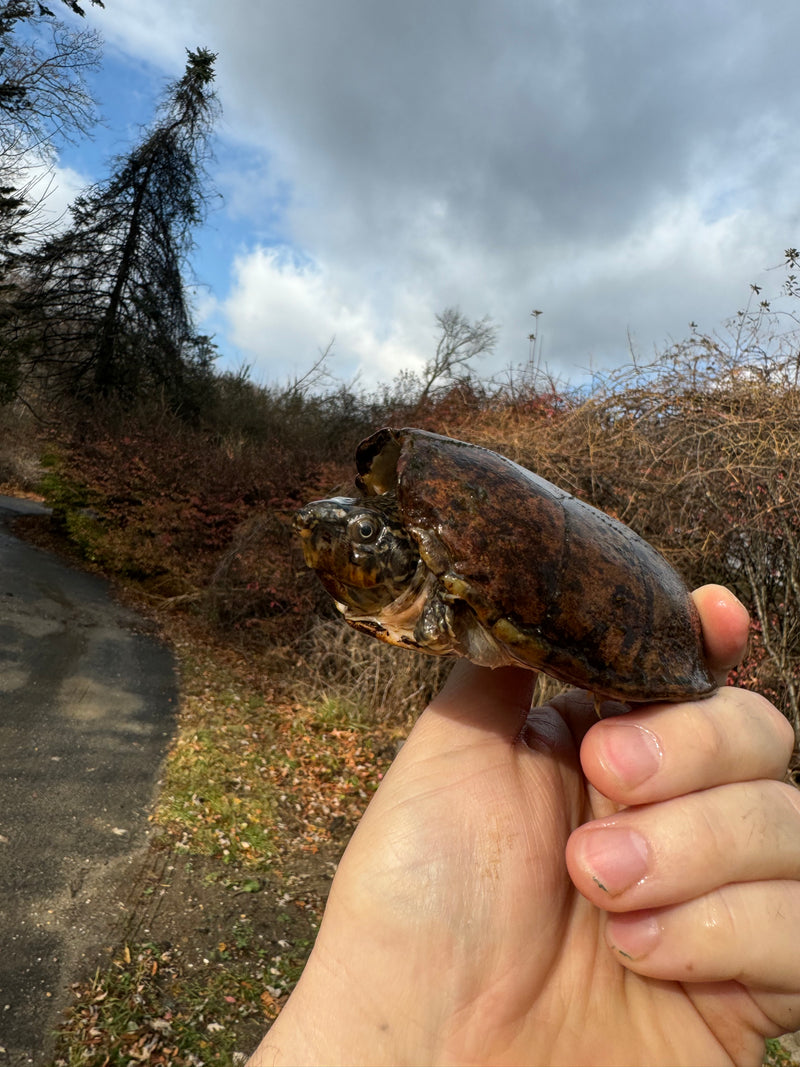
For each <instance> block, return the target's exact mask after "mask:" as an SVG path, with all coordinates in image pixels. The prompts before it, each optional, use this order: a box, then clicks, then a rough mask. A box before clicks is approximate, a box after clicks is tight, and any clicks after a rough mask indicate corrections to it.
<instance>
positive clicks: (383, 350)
mask: <svg viewBox="0 0 800 1067" xmlns="http://www.w3.org/2000/svg"><path fill="white" fill-rule="evenodd" d="M234 276H235V281H234V286H233V289H232V291H231V293H230V295H229V297H228V298H227V299H226V300H225V301H224V304H223V306H222V310H223V312H224V314H225V316H226V317H227V318H228V320H229V322H230V337H231V340H232V341H233V343H234V344H235V345H236V346H237V348H238V349H239V351H240V352H241V353H242V354H243V356H244V358H245V361H246V362H248V363H251V364H252V372H253V376H254V377H255V378H256V379H261V380H276V379H285V378H287V377H288V378H291V377H294V376H296V375H302V374H303V373H305V372H306V371H307V370H308V369H309V368H310V367H311V366H312V365H313V363H314V362H315V360H316V359H317V358H318V357H319V355H320V354H321V353H322V352H324V351H325V350H326V349H327V348H328V346H329V345H332V347H331V356H330V359H329V361H328V364H329V368H330V370H331V371H332V372H333V373H335V374H336V376H337V378H339V379H344V380H351V379H353V378H354V377H356V376H357V377H358V380H359V382H360V383H362V384H364V385H365V386H370V385H374V384H375V383H376V382H377V381H380V380H386V379H387V378H391V377H393V376H394V374H395V373H396V372H397V370H398V369H399V367H401V366H407V367H414V366H420V365H421V362H422V360H421V358H420V347H421V346H420V344H419V339H416V343H415V338H414V337H413V336H412V333H413V322H414V321H416V320H417V318H418V315H415V314H413V313H412V314H406V315H403V316H402V317H401V319H400V320H399V321H398V319H395V320H394V323H395V324H394V325H393V326H392V327H391V328H389V329H387V328H386V326H383V327H382V326H381V324H380V323H379V322H378V320H377V317H376V314H375V309H374V307H373V306H372V304H371V303H370V302H369V301H368V300H359V299H355V300H354V299H353V292H352V290H350V291H348V292H343V291H342V290H341V288H340V287H339V286H337V284H336V283H335V281H334V280H333V278H332V277H331V274H330V272H329V271H328V270H326V269H325V268H324V267H321V266H318V265H315V264H312V263H310V262H307V261H306V262H303V261H301V260H299V259H298V258H297V256H295V255H293V254H292V253H291V252H290V251H288V250H286V249H276V248H263V247H257V248H255V249H254V250H252V251H250V252H248V253H243V254H240V255H239V256H238V257H237V259H236V262H235V264H234Z"/></svg>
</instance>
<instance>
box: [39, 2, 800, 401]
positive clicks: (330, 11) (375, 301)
mask: <svg viewBox="0 0 800 1067" xmlns="http://www.w3.org/2000/svg"><path fill="white" fill-rule="evenodd" d="M86 23H88V24H89V25H91V26H95V27H97V28H98V29H99V30H100V31H101V33H102V34H103V36H104V38H105V42H106V44H105V60H104V69H103V71H102V72H101V74H100V75H99V76H98V78H97V82H96V93H97V95H98V96H99V98H100V103H101V110H102V113H103V114H104V116H105V120H106V125H105V126H103V127H101V128H99V129H98V131H97V136H96V139H95V141H94V143H93V144H91V145H81V146H79V147H78V148H65V149H64V150H63V151H62V152H61V156H60V160H59V166H60V171H59V175H60V180H61V183H62V189H61V196H62V197H63V198H68V197H69V195H71V191H72V190H73V188H74V187H75V186H76V185H80V183H81V182H82V181H86V180H94V179H97V178H100V177H102V176H103V175H104V174H105V173H106V161H107V160H108V157H109V156H110V155H112V154H113V153H114V152H118V151H124V149H125V148H126V147H127V145H129V144H130V143H131V139H132V138H135V137H136V135H137V127H138V125H139V124H141V123H147V122H148V121H149V120H150V118H151V116H152V114H153V107H154V104H155V102H156V100H157V99H158V98H159V95H160V93H161V91H162V90H163V87H164V85H165V84H166V82H167V81H169V80H171V79H174V78H176V77H179V76H180V74H181V72H182V69H183V64H184V59H185V49H186V48H194V47H196V46H198V45H203V46H205V47H208V48H210V49H212V50H213V51H215V52H217V53H218V56H219V58H218V62H217V90H218V93H219V98H220V101H221V104H222V107H223V118H222V120H221V121H220V123H219V125H218V128H217V137H216V144H215V153H216V159H215V162H214V164H213V166H212V168H211V174H212V178H213V179H214V182H215V185H216V188H217V190H218V191H219V192H220V193H221V194H222V199H221V201H220V202H219V205H218V206H217V207H216V208H215V209H214V210H212V211H211V213H210V214H209V218H208V222H207V224H206V226H205V227H204V228H203V229H202V230H201V231H200V232H198V234H197V241H198V249H197V252H196V255H195V259H194V265H195V271H196V274H197V277H198V280H199V281H201V282H202V283H204V284H203V285H202V286H201V287H200V288H199V289H198V291H197V298H196V307H197V319H198V325H199V326H200V327H201V328H202V329H203V330H204V331H207V332H210V333H214V334H215V337H216V341H217V344H218V345H219V348H220V351H221V352H222V353H223V359H222V361H221V365H223V366H231V367H235V366H238V365H240V364H242V363H247V364H249V365H251V367H252V373H253V376H254V377H255V378H257V379H259V380H262V381H275V380H279V381H280V380H285V379H286V378H287V377H289V376H292V375H294V374H302V373H303V372H304V371H305V370H306V369H307V368H308V367H309V366H310V365H311V364H312V363H313V361H314V359H315V358H316V356H317V355H318V353H319V352H320V351H321V350H322V349H324V348H325V347H326V346H327V345H328V343H329V342H330V341H331V339H334V344H333V349H332V355H331V358H330V361H329V362H330V370H331V371H332V372H333V373H334V374H336V375H337V376H338V377H339V378H340V379H342V380H345V381H352V380H353V379H354V378H355V379H357V380H358V381H360V382H361V383H362V384H364V385H365V386H371V385H374V384H375V383H377V382H379V381H382V380H387V379H389V378H391V377H392V376H393V375H394V374H395V373H396V372H397V370H399V369H400V368H401V367H408V368H412V369H413V368H415V367H417V368H418V367H420V366H421V364H422V363H423V362H424V360H425V359H426V358H427V357H428V356H429V355H430V354H431V352H432V349H433V344H434V337H435V325H434V316H435V314H436V313H437V312H438V311H441V310H442V309H443V308H445V307H447V306H450V305H454V304H456V305H458V306H459V307H460V308H461V310H462V311H463V312H464V313H465V314H466V315H468V316H469V317H471V318H480V317H482V316H483V315H487V314H488V315H490V316H492V318H493V319H494V320H495V322H496V323H497V324H498V326H499V344H498V347H497V351H496V353H495V354H494V356H493V357H492V358H491V359H486V360H484V361H482V362H481V363H480V364H479V365H478V370H479V371H480V372H481V373H483V374H486V375H487V376H488V375H491V374H495V375H500V376H503V375H505V374H507V373H508V368H509V367H510V366H513V365H519V364H522V363H524V362H525V360H526V359H527V356H528V341H527V336H528V334H529V333H530V331H531V328H532V320H531V318H530V312H531V310H532V309H533V308H538V309H541V310H542V312H543V314H542V316H541V317H540V319H539V339H540V344H541V349H540V352H541V355H542V357H543V359H544V361H545V362H546V364H547V365H548V367H549V369H550V370H551V371H553V372H554V373H555V374H556V375H558V376H561V377H563V378H568V379H569V380H571V381H573V382H577V381H580V380H581V379H582V378H583V377H585V376H586V374H587V373H588V372H589V370H590V369H591V368H595V369H596V368H600V367H610V366H615V365H618V364H620V363H622V362H624V361H625V360H626V359H627V358H628V339H629V337H630V338H631V341H632V343H633V345H634V347H635V349H636V351H637V353H638V354H639V355H640V356H641V357H643V358H647V357H649V356H651V355H653V353H654V352H655V351H658V350H662V349H663V348H664V347H665V346H666V345H667V344H668V343H669V342H670V341H672V340H680V339H681V338H683V337H685V336H686V335H687V334H688V332H689V326H688V324H689V323H690V321H695V322H698V323H699V324H700V326H701V327H702V328H704V329H707V330H713V329H715V328H718V327H721V326H722V324H723V322H724V320H725V319H726V318H727V317H728V316H730V315H732V314H734V313H735V312H736V310H737V309H738V308H739V307H741V306H742V305H743V303H744V301H745V300H746V299H747V294H748V284H749V283H750V282H758V283H759V284H763V285H764V286H765V290H766V291H769V290H770V288H772V289H774V288H775V287H776V285H777V284H778V283H779V280H780V272H779V271H774V272H772V273H770V272H768V271H767V270H766V269H767V268H769V267H773V266H775V265H776V264H779V263H780V262H781V259H782V251H783V249H784V248H786V247H788V246H790V245H794V246H797V245H800V234H799V233H798V229H800V137H798V119H797V116H798V115H800V72H798V67H797V63H796V55H797V50H798V45H800V6H798V5H797V4H796V2H795V0H791V2H790V0H785V2H781V0H776V2H774V3H772V4H770V5H752V4H750V3H745V2H743V0H725V2H722V0H718V2H715V0H705V2H703V3H699V4H698V3H697V0H674V2H672V3H670V4H668V5H667V4H664V5H649V4H642V3H640V2H638V0H596V2H589V0H582V2H579V0H436V2H434V3H431V2H429V0H424V2H423V0H404V3H403V4H390V3H388V2H386V3H381V2H375V0H293V2H292V3H286V2H285V0H282V2H280V3H278V2H277V0H262V2H260V3H252V2H246V0H227V2H226V3H225V4H224V5H222V4H219V3H218V2H217V0H106V7H105V10H103V11H100V10H99V9H96V8H88V9H87V19H86Z"/></svg>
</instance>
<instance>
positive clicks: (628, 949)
mask: <svg viewBox="0 0 800 1067" xmlns="http://www.w3.org/2000/svg"><path fill="white" fill-rule="evenodd" d="M606 941H607V942H608V944H609V945H610V946H611V948H612V949H613V950H614V951H615V952H618V953H619V954H620V955H621V956H624V957H625V958H626V959H629V960H640V959H641V958H642V957H643V956H646V955H647V954H648V952H652V951H653V949H654V948H655V947H656V945H658V943H659V942H660V941H661V923H660V922H659V921H658V919H657V918H656V916H655V915H653V914H652V913H649V914H648V913H646V912H631V913H630V914H628V915H610V916H609V918H608V922H607V923H606Z"/></svg>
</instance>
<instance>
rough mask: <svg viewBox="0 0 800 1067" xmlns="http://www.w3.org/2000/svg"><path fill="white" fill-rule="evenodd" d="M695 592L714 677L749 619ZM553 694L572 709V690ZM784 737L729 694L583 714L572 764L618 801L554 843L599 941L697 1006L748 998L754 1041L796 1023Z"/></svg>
mask: <svg viewBox="0 0 800 1067" xmlns="http://www.w3.org/2000/svg"><path fill="white" fill-rule="evenodd" d="M696 596H697V600H698V604H699V607H700V611H701V615H702V617H703V622H704V629H705V634H706V637H707V645H708V647H709V654H710V659H711V661H712V664H713V665H714V666H715V668H716V669H717V670H719V671H721V670H724V669H725V668H726V667H730V666H731V665H732V663H733V662H734V661H735V660H736V659H738V658H739V655H740V651H741V649H743V645H744V639H745V637H746V623H747V619H746V613H745V612H744V609H743V608H742V607H741V605H738V604H737V602H736V601H735V598H733V597H732V596H731V594H727V593H726V592H725V591H724V590H721V589H720V588H719V587H706V588H705V589H703V590H700V591H699V593H698V594H696ZM737 632H738V639H737ZM554 703H555V704H556V705H559V704H560V705H561V708H562V711H565V712H566V713H567V714H569V709H568V703H569V697H562V698H557V699H556V701H555V702H554ZM573 710H574V709H573ZM587 710H588V709H585V708H584V716H585V713H586V711H587ZM793 743H794V737H793V732H792V729H791V727H790V726H789V723H788V722H787V721H786V719H785V718H784V717H783V716H782V715H781V714H780V713H779V712H778V711H777V710H776V709H775V708H774V707H773V706H772V705H771V704H769V703H768V702H767V701H766V700H764V699H763V698H762V697H760V696H759V695H758V694H756V693H752V692H748V691H746V690H742V689H734V688H723V689H720V690H719V691H718V692H717V693H716V694H714V695H713V696H712V697H711V698H709V699H708V700H701V701H695V702H690V703H686V704H682V705H675V706H668V705H658V706H654V707H652V708H648V709H643V710H634V711H633V712H631V713H630V714H629V715H626V716H624V717H621V718H616V719H607V720H604V721H602V722H599V723H595V724H594V725H593V726H592V727H591V729H590V730H589V731H588V732H587V733H586V736H585V738H584V740H583V744H582V747H581V763H582V767H583V770H584V773H585V774H586V777H587V780H588V782H590V783H591V785H592V786H593V788H594V789H595V790H596V791H597V793H598V795H601V796H603V797H607V798H610V799H611V800H612V801H613V807H614V809H615V810H613V812H612V813H610V814H608V815H605V816H604V817H601V818H597V819H594V820H593V821H590V822H586V823H584V824H583V825H582V826H580V827H579V828H578V829H576V830H575V831H574V832H573V834H572V835H571V837H570V840H569V842H568V844H567V851H566V857H567V865H568V869H569V871H570V876H571V877H572V880H573V882H574V884H575V886H576V888H578V890H579V891H580V892H581V893H582V894H583V895H584V896H585V897H586V898H587V899H588V900H589V901H590V902H591V903H593V904H595V905H596V906H597V907H598V908H601V909H603V910H605V911H606V912H609V913H610V914H609V919H608V922H607V924H606V930H605V934H606V941H607V943H608V945H609V947H610V949H611V951H612V952H613V953H614V954H615V955H616V956H617V958H618V959H619V961H620V963H621V964H622V965H623V966H624V967H626V968H627V969H629V970H632V971H635V972H636V973H638V974H640V975H642V976H646V977H650V978H654V979H659V980H664V981H674V982H679V983H684V988H685V989H686V990H687V991H688V992H689V993H690V995H691V996H692V998H693V999H694V1000H695V1002H696V1003H698V1005H699V1006H700V1010H701V1011H706V1010H710V1009H711V1006H712V1005H713V1003H714V1000H713V997H714V995H719V993H720V991H721V990H722V989H723V988H724V989H726V990H727V992H726V996H727V997H728V998H729V1000H730V1001H731V1007H733V1006H734V1004H736V1006H737V1008H738V1010H740V1011H741V1012H743V1013H744V1012H746V1011H747V1010H748V1000H747V998H749V1005H750V1008H749V1010H750V1011H752V1010H753V1007H754V1006H755V1008H756V1009H757V1012H756V1014H758V1013H760V1012H763V1013H764V1018H763V1019H761V1020H760V1021H759V1024H758V1025H760V1026H761V1027H762V1032H763V1033H764V1035H765V1036H776V1035H777V1034H779V1033H782V1032H784V1031H786V1030H792V1029H796V1028H797V1027H798V1026H800V965H799V964H798V962H797V952H796V946H797V944H798V943H800V793H798V791H797V790H796V789H795V788H793V787H792V786H790V785H788V784H786V783H785V781H783V779H784V776H785V772H786V768H787V764H788V761H789V758H790V756H791V753H792V748H793ZM724 983H728V985H727V986H724V985H723V984H724ZM737 1002H741V1003H737Z"/></svg>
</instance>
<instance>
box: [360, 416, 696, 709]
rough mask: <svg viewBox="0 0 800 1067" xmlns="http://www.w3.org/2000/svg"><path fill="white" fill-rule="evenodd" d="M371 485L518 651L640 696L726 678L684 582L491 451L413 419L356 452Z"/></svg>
mask: <svg viewBox="0 0 800 1067" xmlns="http://www.w3.org/2000/svg"><path fill="white" fill-rule="evenodd" d="M356 463H357V467H358V478H357V484H358V486H359V489H360V490H361V492H362V493H363V494H364V495H365V496H377V495H381V494H384V493H396V495H397V500H398V504H399V508H400V513H401V516H402V519H403V522H404V525H405V527H406V529H407V531H408V532H409V533H410V534H411V535H412V537H414V538H415V539H416V540H417V542H418V544H419V547H420V553H421V555H422V557H423V559H424V561H425V563H426V564H427V566H428V567H429V568H430V569H431V570H432V571H434V573H436V575H437V576H438V577H439V578H440V580H441V582H442V583H443V585H444V587H445V589H446V590H447V591H448V594H449V595H450V596H452V597H453V598H454V599H457V598H462V599H463V600H464V601H465V602H466V604H467V605H468V607H469V609H471V611H472V612H474V614H475V616H476V618H477V620H478V621H479V623H480V625H481V626H482V627H483V628H484V629H485V630H486V631H488V632H489V633H491V635H492V637H493V638H494V639H495V640H496V641H497V642H498V643H499V644H500V645H502V646H503V647H504V648H505V649H506V650H507V651H508V653H509V655H510V659H511V660H513V661H516V662H520V663H522V664H523V665H525V666H529V667H534V668H539V669H541V670H543V671H545V672H546V673H548V674H550V675H552V676H554V677H555V678H558V679H560V680H562V681H564V682H567V683H569V684H571V685H577V686H579V687H581V688H584V689H590V690H592V691H594V692H595V693H596V694H598V695H600V696H608V697H613V698H616V699H621V700H626V701H630V702H635V701H644V700H672V701H674V700H685V699H689V698H693V697H699V696H705V695H707V694H709V693H711V692H713V691H714V689H715V688H716V683H715V681H714V679H713V677H712V676H711V674H710V672H709V670H708V667H707V665H706V663H705V659H704V651H703V640H702V632H701V626H700V619H699V616H698V614H697V609H696V608H695V605H694V601H693V600H692V597H691V595H690V593H689V590H688V589H687V587H686V585H685V583H684V582H683V580H682V579H681V577H680V576H679V575H678V574H677V572H676V571H675V570H674V569H673V567H672V566H671V565H670V564H669V563H668V562H667V561H666V560H665V559H664V557H663V556H661V555H660V554H659V553H658V552H657V551H656V550H655V549H654V548H653V547H652V546H651V545H649V544H648V543H647V542H646V541H644V540H643V539H642V538H641V537H639V536H638V535H637V534H636V533H634V532H633V530H631V529H630V528H629V527H627V526H625V525H624V524H623V523H620V522H618V521H617V520H616V519H613V518H611V517H610V516H609V515H606V514H605V513H604V512H602V511H599V510H597V509H596V508H593V507H591V506H590V505H589V504H586V503H584V502H583V501H581V500H578V499H576V498H575V497H573V496H571V495H570V494H569V493H567V492H565V491H564V490H562V489H559V488H558V487H557V486H555V485H553V484H552V483H551V482H548V481H546V480H545V479H544V478H540V477H539V476H538V475H536V474H533V473H532V472H531V471H528V470H526V469H525V468H523V467H520V466H519V465H518V464H516V463H513V462H512V461H511V460H509V459H506V458H505V457H503V456H500V455H498V454H497V453H495V452H491V451H490V450H488V449H486V448H481V447H479V446H477V445H472V444H468V443H466V442H464V441H457V440H454V439H452V438H448V437H442V436H440V435H438V434H433V433H428V432H426V431H423V430H417V429H413V428H406V429H390V428H385V429H382V430H379V431H377V432H376V433H374V434H373V435H372V436H370V437H368V438H367V439H366V440H364V441H362V443H361V444H360V445H359V447H358V450H357V453H356Z"/></svg>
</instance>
